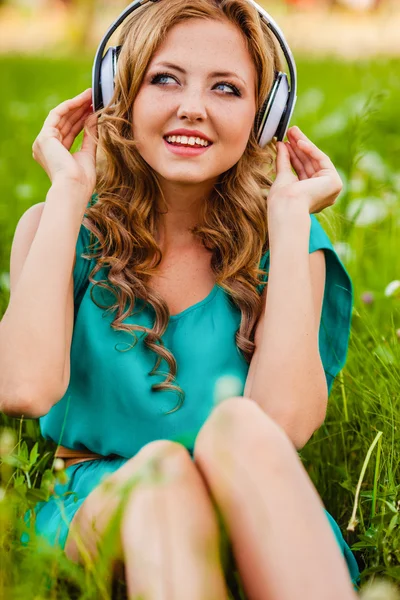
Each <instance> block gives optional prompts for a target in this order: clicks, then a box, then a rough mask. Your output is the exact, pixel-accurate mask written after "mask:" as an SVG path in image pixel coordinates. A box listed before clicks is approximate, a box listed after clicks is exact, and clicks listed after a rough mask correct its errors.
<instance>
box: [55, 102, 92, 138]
mask: <svg viewBox="0 0 400 600" xmlns="http://www.w3.org/2000/svg"><path fill="white" fill-rule="evenodd" d="M91 102H92V99H91V98H87V100H86V102H85V103H84V104H82V105H80V106H77V107H76V108H75V109H74V110H72V111H71V112H70V113H68V114H66V115H64V116H63V117H62V118H61V120H60V122H59V124H58V127H59V129H60V131H61V133H62V135H63V136H65V135H67V133H68V129H69V128H71V127H73V126H74V125H75V123H77V122H78V121H79V120H80V118H81V116H82V115H83V114H84V113H85V112H87V111H88V109H89V108H90V106H91Z"/></svg>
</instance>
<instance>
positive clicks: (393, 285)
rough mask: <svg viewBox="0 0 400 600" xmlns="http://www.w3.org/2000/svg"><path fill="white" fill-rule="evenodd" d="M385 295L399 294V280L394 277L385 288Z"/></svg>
mask: <svg viewBox="0 0 400 600" xmlns="http://www.w3.org/2000/svg"><path fill="white" fill-rule="evenodd" d="M385 296H386V297H387V298H390V297H391V296H400V281H399V280H398V279H396V280H395V281H391V282H390V283H389V284H388V285H387V286H386V289H385Z"/></svg>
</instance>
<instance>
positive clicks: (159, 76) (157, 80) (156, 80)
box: [150, 73, 242, 96]
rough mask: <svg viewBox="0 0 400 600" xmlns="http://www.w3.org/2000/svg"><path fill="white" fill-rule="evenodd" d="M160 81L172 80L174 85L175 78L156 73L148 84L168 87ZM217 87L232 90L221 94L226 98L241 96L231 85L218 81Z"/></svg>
mask: <svg viewBox="0 0 400 600" xmlns="http://www.w3.org/2000/svg"><path fill="white" fill-rule="evenodd" d="M162 79H173V80H174V81H175V83H176V79H175V77H173V76H172V75H170V74H169V73H156V75H154V76H153V77H152V78H151V81H150V83H152V84H154V85H155V84H158V85H168V84H167V83H165V82H164V83H163V82H162V81H161V80H162ZM218 86H225V87H229V88H231V90H233V91H232V92H223V93H224V94H225V95H226V96H241V95H242V94H241V93H240V91H239V90H238V88H237V87H236V86H235V85H233V84H232V83H228V82H226V81H220V82H219V83H217V84H216V85H215V87H218Z"/></svg>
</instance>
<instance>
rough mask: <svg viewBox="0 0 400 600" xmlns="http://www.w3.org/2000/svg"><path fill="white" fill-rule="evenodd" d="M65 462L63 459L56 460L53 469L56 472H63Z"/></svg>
mask: <svg viewBox="0 0 400 600" xmlns="http://www.w3.org/2000/svg"><path fill="white" fill-rule="evenodd" d="M64 464H65V463H64V461H63V459H62V458H55V459H54V462H53V469H54V470H55V471H62V470H63V468H64Z"/></svg>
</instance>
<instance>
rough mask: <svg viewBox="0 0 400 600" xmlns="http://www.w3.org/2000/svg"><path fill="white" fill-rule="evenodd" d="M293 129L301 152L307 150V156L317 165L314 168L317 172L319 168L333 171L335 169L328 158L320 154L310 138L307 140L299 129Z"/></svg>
mask: <svg viewBox="0 0 400 600" xmlns="http://www.w3.org/2000/svg"><path fill="white" fill-rule="evenodd" d="M293 129H294V131H293V135H294V136H295V138H296V139H297V140H298V141H299V142H300V143H301V146H302V148H303V150H305V151H307V149H309V151H308V154H309V155H310V157H311V159H312V160H313V161H314V162H315V163H317V165H318V166H317V167H316V169H317V170H319V169H321V168H323V169H332V168H333V169H334V168H335V166H334V164H333V163H332V161H331V159H330V158H329V156H327V155H326V154H325V153H324V152H322V150H320V149H319V148H318V146H317V145H316V144H314V143H313V142H312V141H311V140H310V138H308V137H307V136H306V135H305V133H303V132H302V131H301V129H300V128H299V127H293ZM301 140H302V141H301Z"/></svg>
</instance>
